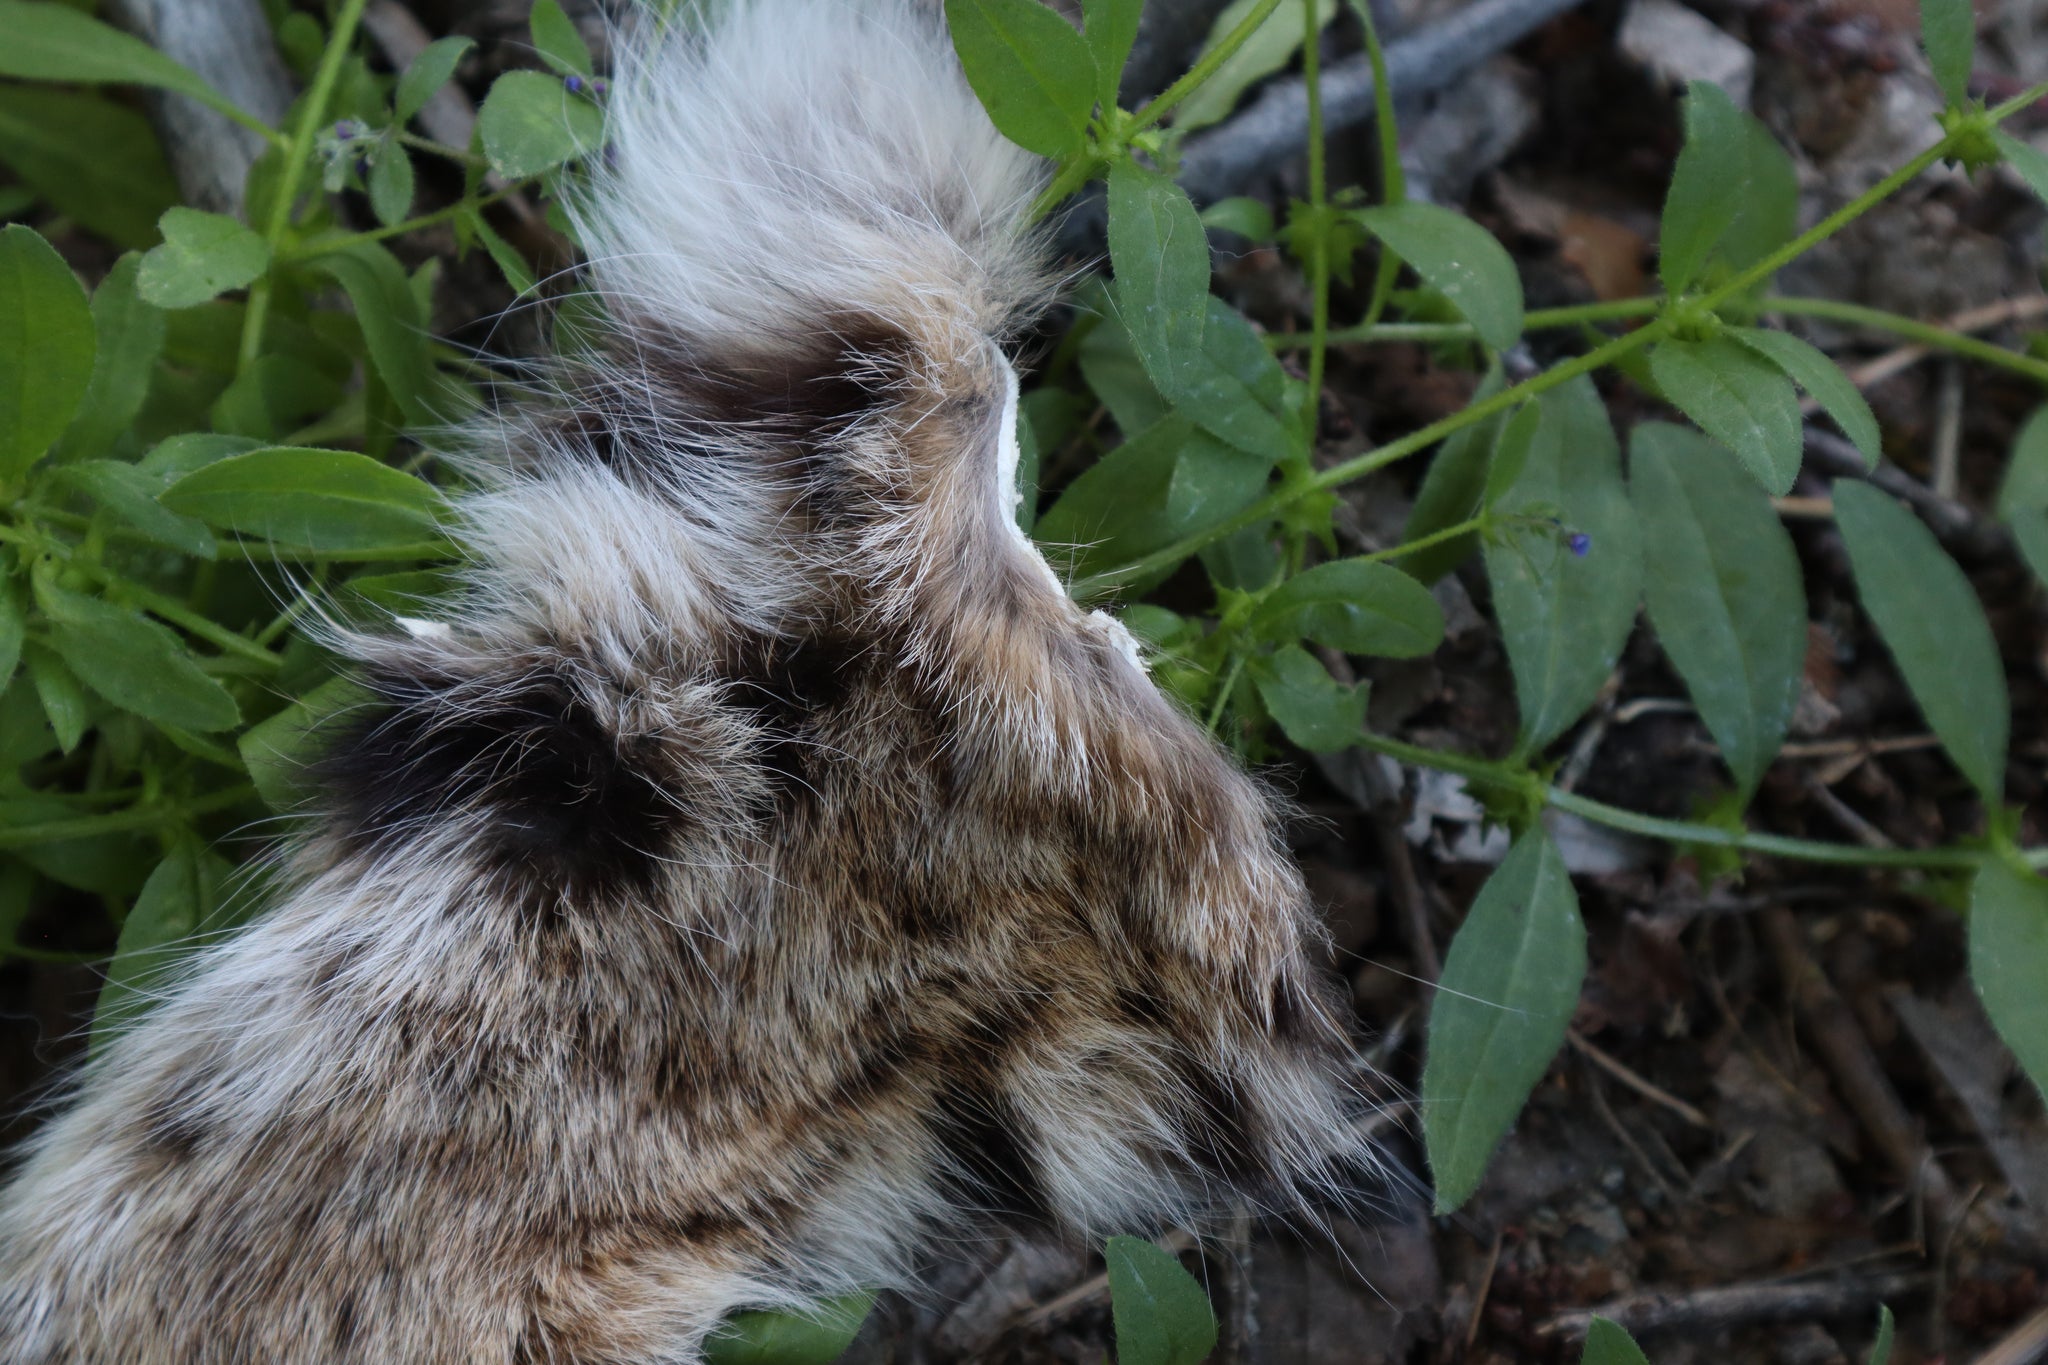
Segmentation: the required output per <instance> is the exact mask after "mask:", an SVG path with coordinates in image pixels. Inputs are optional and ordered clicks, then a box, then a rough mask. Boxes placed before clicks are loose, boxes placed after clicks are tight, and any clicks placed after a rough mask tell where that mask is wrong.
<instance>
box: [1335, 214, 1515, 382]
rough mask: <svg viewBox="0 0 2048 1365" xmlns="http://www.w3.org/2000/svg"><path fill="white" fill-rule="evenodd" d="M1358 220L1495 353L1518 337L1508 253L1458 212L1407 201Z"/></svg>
mask: <svg viewBox="0 0 2048 1365" xmlns="http://www.w3.org/2000/svg"><path fill="white" fill-rule="evenodd" d="M1358 221H1359V222H1360V223H1362V224H1364V226H1365V228H1366V230H1367V231H1368V232H1370V233H1372V235H1373V236H1375V237H1377V238H1379V239H1380V241H1382V242H1384V243H1385V244H1386V246H1387V248H1388V249H1389V250H1391V251H1392V252H1393V253H1394V254H1395V255H1396V256H1399V257H1400V258H1401V259H1402V260H1404V261H1406V262H1407V263H1408V264H1409V265H1410V266H1412V267H1414V269H1415V273H1416V274H1417V275H1420V276H1421V277H1422V280H1423V283H1425V284H1427V285H1428V286H1429V287H1430V288H1431V289H1434V290H1435V291H1436V292H1437V293H1439V294H1441V295H1443V296H1444V298H1445V300H1446V301H1447V302H1449V303H1450V305H1451V307H1453V308H1455V309H1457V310H1458V312H1459V314H1460V315H1461V316H1462V317H1463V318H1464V319H1465V321H1467V322H1469V323H1471V324H1472V327H1473V330H1475V331H1477V332H1478V333H1479V339H1480V340H1481V341H1484V342H1485V343H1486V344H1487V345H1489V346H1491V347H1493V348H1494V349H1495V350H1497V351H1504V350H1506V349H1507V348H1508V347H1510V346H1513V345H1514V344H1515V343H1516V342H1517V341H1519V340H1521V337H1522V278H1521V276H1520V275H1519V274H1517V273H1516V271H1515V262H1514V258H1513V257H1511V256H1509V255H1508V252H1507V248H1506V247H1504V246H1502V245H1501V244H1500V243H1499V242H1498V241H1496V240H1495V239H1494V236H1493V234H1492V233H1490V232H1488V231H1487V230H1486V229H1485V228H1483V227H1481V226H1479V224H1477V223H1475V222H1473V221H1472V220H1471V219H1470V218H1467V217H1466V216H1465V215H1464V214H1462V213H1454V212H1452V211H1451V210H1450V209H1446V208H1439V207H1437V206H1436V205H1435V204H1423V203H1416V202H1414V201H1410V202H1408V203H1405V204H1384V205H1381V206H1380V207H1379V208H1372V209H1364V210H1361V211H1360V212H1359V214H1358Z"/></svg>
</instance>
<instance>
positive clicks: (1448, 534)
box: [1359, 512, 1488, 562]
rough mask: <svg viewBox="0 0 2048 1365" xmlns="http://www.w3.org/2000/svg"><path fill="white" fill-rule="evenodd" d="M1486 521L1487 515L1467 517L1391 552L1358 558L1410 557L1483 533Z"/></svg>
mask: <svg viewBox="0 0 2048 1365" xmlns="http://www.w3.org/2000/svg"><path fill="white" fill-rule="evenodd" d="M1487 521H1488V517H1487V515H1486V514H1485V513H1484V512H1482V513H1480V514H1479V515H1478V516H1476V517H1467V518H1465V520H1463V521H1461V522H1458V523H1457V524H1456V525H1453V526H1446V527H1444V528H1443V529H1442V530H1440V531H1431V532H1430V533H1429V534H1428V535H1426V536H1417V537H1416V538H1415V539H1413V540H1404V541H1402V542H1401V543H1400V544H1399V545H1396V546H1394V547H1393V548H1392V549H1391V550H1375V551H1373V552H1372V553H1371V554H1369V555H1360V556H1359V558H1360V559H1365V560H1371V561H1374V562H1378V561H1381V560H1387V559H1399V558H1400V557H1401V556H1402V555H1412V554H1414V553H1415V552H1416V551H1417V550H1427V549H1428V548H1429V547H1430V546H1432V545H1441V544H1443V542H1445V541H1447V540H1456V539H1457V538H1458V537H1459V536H1469V535H1471V534H1472V533H1473V532H1474V531H1483V530H1485V529H1486V523H1487Z"/></svg>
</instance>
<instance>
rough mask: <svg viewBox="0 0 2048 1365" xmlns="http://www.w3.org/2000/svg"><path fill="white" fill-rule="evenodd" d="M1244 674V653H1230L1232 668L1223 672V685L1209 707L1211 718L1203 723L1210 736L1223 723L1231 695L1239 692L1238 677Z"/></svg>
mask: <svg viewBox="0 0 2048 1365" xmlns="http://www.w3.org/2000/svg"><path fill="white" fill-rule="evenodd" d="M1242 672H1244V651H1243V650H1240V649H1233V650H1231V651H1230V666H1229V667H1227V668H1225V669H1224V670H1223V685H1222V686H1221V687H1218V688H1217V689H1216V700H1215V702H1214V703H1213V704H1212V705H1211V706H1210V707H1209V718H1208V719H1207V720H1205V721H1203V722H1202V728H1203V729H1204V730H1207V731H1208V732H1209V733H1210V734H1212V735H1213V734H1215V733H1216V727H1217V726H1218V725H1219V724H1221V723H1222V721H1223V708H1224V707H1225V706H1226V705H1228V704H1229V702H1230V694H1231V693H1232V692H1234V691H1236V690H1237V675H1238V674H1240V673H1242Z"/></svg>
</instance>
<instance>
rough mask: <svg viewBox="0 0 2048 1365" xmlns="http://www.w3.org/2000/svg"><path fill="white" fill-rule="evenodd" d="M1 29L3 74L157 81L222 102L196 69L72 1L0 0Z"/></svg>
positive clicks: (94, 80)
mask: <svg viewBox="0 0 2048 1365" xmlns="http://www.w3.org/2000/svg"><path fill="white" fill-rule="evenodd" d="M0 33H4V34H6V35H7V41H6V42H4V43H0V76H18V77H20V78H22V79H24V80H32V81H76V82H78V83H79V84H82V85H98V84H102V83H105V82H119V83H121V84H126V85H153V86H156V87H158V88H160V89H164V90H177V91H181V92H182V93H184V94H187V95H193V96H196V97H198V98H199V99H202V100H206V101H209V102H214V103H219V102H221V101H220V96H218V95H216V94H215V93H214V92H213V88H212V87H211V86H209V85H208V84H207V83H206V82H205V81H203V80H201V79H200V78H199V76H198V74H197V73H196V72H194V71H192V70H191V69H189V68H187V67H184V66H181V65H179V64H178V63H177V62H174V61H172V60H171V59H170V58H169V57H166V56H164V54H163V53H161V52H158V51H157V50H156V49H155V48H153V47H151V46H150V45H149V44H148V43H145V42H143V41H142V40H141V39H140V38H134V37H130V36H129V35H128V34H126V33H123V32H121V30H119V29H117V28H113V27H110V26H109V25H106V24H103V23H101V22H100V21H99V20H97V19H94V18H93V17H92V16H90V15H88V14H85V13H83V12H81V11H79V10H76V9H73V8H71V7H70V6H69V5H52V4H35V3H29V0H0Z"/></svg>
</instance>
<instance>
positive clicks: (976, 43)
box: [946, 0, 1096, 157]
mask: <svg viewBox="0 0 2048 1365" xmlns="http://www.w3.org/2000/svg"><path fill="white" fill-rule="evenodd" d="M946 23H947V24H948V26H949V27H951V29H952V31H953V48H954V50H955V51H956V52H958V53H959V54H960V65H961V67H962V69H963V70H965V71H966V73H967V83H968V84H969V85H971V86H973V87H974V93H975V94H976V95H978V96H980V98H981V103H982V106H983V107H984V108H985V109H987V110H988V117H989V121H990V122H991V123H993V124H995V126H996V128H997V130H998V131H1000V132H1001V133H1002V135H1003V136H1004V137H1007V138H1008V139H1010V141H1012V142H1014V143H1016V144H1017V145H1018V146H1020V147H1024V148H1027V149H1029V150H1031V151H1034V152H1037V153H1038V154H1039V155H1040V156H1050V157H1065V156H1068V155H1071V154H1072V153H1074V152H1078V151H1079V150H1081V145H1082V142H1083V141H1084V140H1085V139H1086V137H1087V134H1088V115H1089V112H1090V111H1091V110H1093V109H1094V107H1095V85H1096V75H1095V58H1094V56H1093V55H1092V54H1091V53H1090V52H1089V50H1088V44H1087V42H1086V41H1085V40H1084V39H1083V38H1082V37H1081V35H1080V34H1078V33H1076V32H1074V29H1073V25H1071V24H1069V23H1068V22H1067V21H1066V20H1064V19H1062V18H1060V16H1059V15H1057V14H1055V13H1054V12H1053V11H1052V10H1050V9H1048V8H1046V7H1045V6H1044V5H1041V4H1039V3H1037V0H946Z"/></svg>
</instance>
